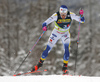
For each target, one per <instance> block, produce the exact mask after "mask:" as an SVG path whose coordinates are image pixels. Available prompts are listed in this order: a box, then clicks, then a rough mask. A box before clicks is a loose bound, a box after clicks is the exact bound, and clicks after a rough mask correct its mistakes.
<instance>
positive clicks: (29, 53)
mask: <svg viewBox="0 0 100 82" xmlns="http://www.w3.org/2000/svg"><path fill="white" fill-rule="evenodd" d="M44 33H45V31H43V33H42V34H41V35H40V37H39V38H38V40H37V41H36V43H35V44H34V46H33V47H32V49H31V50H30V51H29V52H28V54H27V56H26V57H25V58H24V60H23V61H22V63H21V64H20V65H19V67H18V68H17V70H16V71H15V73H14V74H16V72H17V71H18V69H19V68H20V67H21V66H22V64H23V63H24V61H25V60H26V58H27V57H28V56H29V54H30V53H31V52H32V50H33V49H34V47H35V46H36V44H37V43H38V41H39V40H40V38H41V37H42V36H43V34H44Z"/></svg>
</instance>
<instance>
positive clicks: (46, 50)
mask: <svg viewBox="0 0 100 82" xmlns="http://www.w3.org/2000/svg"><path fill="white" fill-rule="evenodd" d="M50 49H51V48H50V46H49V45H47V47H46V49H45V50H44V51H43V53H42V58H46V57H47V56H48V52H49V51H50Z"/></svg>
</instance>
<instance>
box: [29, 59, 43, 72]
mask: <svg viewBox="0 0 100 82" xmlns="http://www.w3.org/2000/svg"><path fill="white" fill-rule="evenodd" d="M43 62H44V60H41V59H40V61H39V63H38V64H37V65H36V66H34V68H33V69H32V71H31V72H33V71H37V70H38V69H39V68H40V67H42V65H43Z"/></svg>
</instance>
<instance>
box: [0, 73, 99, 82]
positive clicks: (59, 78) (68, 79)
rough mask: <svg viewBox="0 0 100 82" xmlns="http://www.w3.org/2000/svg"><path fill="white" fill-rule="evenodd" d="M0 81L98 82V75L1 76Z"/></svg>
mask: <svg viewBox="0 0 100 82" xmlns="http://www.w3.org/2000/svg"><path fill="white" fill-rule="evenodd" d="M0 82H100V77H89V76H68V75H34V76H1V77H0Z"/></svg>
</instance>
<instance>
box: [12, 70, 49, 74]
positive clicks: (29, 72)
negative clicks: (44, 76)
mask: <svg viewBox="0 0 100 82" xmlns="http://www.w3.org/2000/svg"><path fill="white" fill-rule="evenodd" d="M46 71H47V70H46V69H45V70H43V71H33V72H31V71H27V72H24V73H18V74H15V75H13V76H21V75H27V74H31V73H40V72H46Z"/></svg>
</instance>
